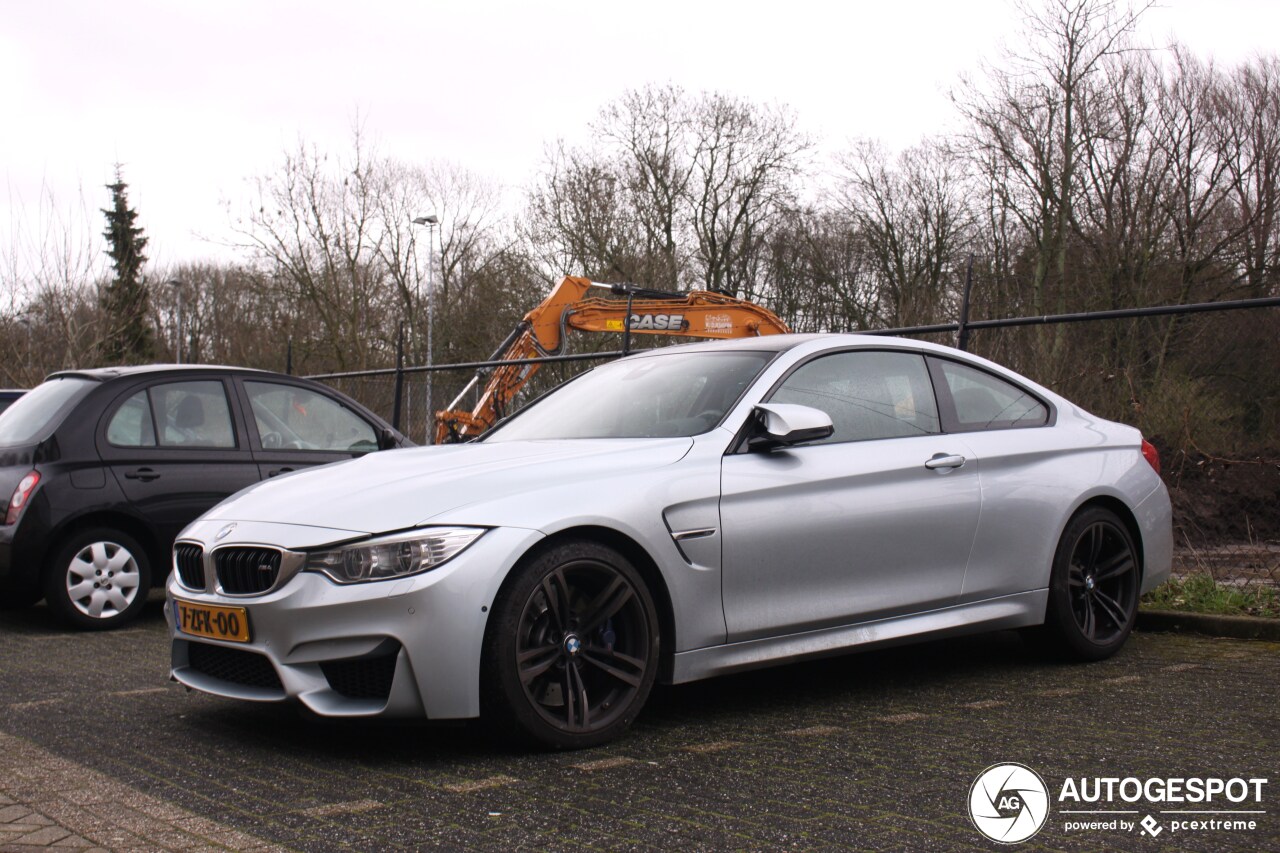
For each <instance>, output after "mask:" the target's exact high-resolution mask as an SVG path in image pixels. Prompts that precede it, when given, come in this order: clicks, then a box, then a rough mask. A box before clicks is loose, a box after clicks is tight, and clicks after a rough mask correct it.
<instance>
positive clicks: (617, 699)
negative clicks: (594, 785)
mask: <svg viewBox="0 0 1280 853" xmlns="http://www.w3.org/2000/svg"><path fill="white" fill-rule="evenodd" d="M485 645H486V655H485V661H486V670H487V672H486V678H485V682H486V683H485V685H484V689H485V691H486V696H487V700H488V701H486V702H485V706H484V708H483V711H484V713H485V714H486V716H488V717H491V718H496V720H497V721H498V722H499V725H500V726H501V729H504V730H506V731H507V732H508V733H510V727H509V726H508V725H507V724H508V723H515V724H516V726H517V728H518V729H519V731H520V733H522V735H523V738H522V739H524V740H532V741H534V742H537V743H540V744H543V745H546V746H551V747H555V748H562V749H564V748H568V749H573V748H581V747H587V746H595V745H597V744H600V743H604V742H606V741H609V740H612V739H613V738H615V737H617V736H618V735H619V734H621V733H622V732H623V731H624V730H625V729H626V727H627V726H629V725H630V724H631V721H632V720H634V719H635V717H636V715H637V714H638V713H639V711H640V708H641V707H642V706H643V705H644V701H645V699H646V698H648V695H649V691H650V689H651V688H652V686H653V681H654V677H655V675H656V672H657V665H658V623H657V618H656V615H655V611H654V606H653V601H652V598H651V597H650V595H649V591H648V589H647V588H646V586H645V584H644V581H643V579H642V578H641V577H640V575H639V573H638V572H636V570H635V569H634V568H633V567H632V566H631V564H630V563H629V562H628V561H627V560H626V559H625V558H624V557H623V556H622V555H620V554H618V553H617V552H615V551H613V550H612V549H609V548H606V547H605V546H603V545H599V544H597V543H594V542H572V543H566V544H563V545H559V546H556V547H553V548H552V549H550V550H549V551H547V552H546V553H544V554H542V555H541V556H540V557H539V558H537V559H535V560H534V561H533V562H532V563H531V564H530V565H529V566H528V567H527V569H526V570H525V571H524V572H523V573H521V574H519V575H518V576H517V577H516V578H515V579H514V582H513V583H512V584H510V585H509V587H508V588H505V589H504V590H503V593H502V595H500V596H499V600H498V602H497V603H496V604H495V607H494V613H493V617H492V619H491V620H490V626H489V631H488V632H487V639H486V644H485Z"/></svg>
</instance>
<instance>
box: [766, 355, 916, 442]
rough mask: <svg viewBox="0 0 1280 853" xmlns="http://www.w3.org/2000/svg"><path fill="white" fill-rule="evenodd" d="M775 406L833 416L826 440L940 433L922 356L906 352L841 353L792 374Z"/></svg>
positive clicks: (816, 361) (775, 394)
mask: <svg viewBox="0 0 1280 853" xmlns="http://www.w3.org/2000/svg"><path fill="white" fill-rule="evenodd" d="M770 402H773V403H797V404H799V405H802V406H811V407H813V408H815V409H821V410H822V411H824V412H826V413H827V414H828V415H830V416H831V422H832V423H833V424H834V425H835V428H836V430H835V433H833V434H832V436H831V437H830V438H827V439H825V441H826V442H842V441H867V440H869V439H874V438H900V437H903V436H910V435H931V434H935V433H937V432H939V424H938V406H937V403H936V402H935V401H934V399H933V386H932V385H931V384H930V382H929V372H928V369H927V368H926V367H925V362H924V357H923V356H920V355H916V354H915V353H905V352H876V351H863V352H842V353H836V354H834V355H828V356H823V357H822V358H818V359H814V360H813V361H811V362H809V363H808V364H805V365H803V366H802V367H800V368H799V369H798V370H796V372H795V373H792V374H791V375H790V376H789V377H787V380H786V381H785V382H784V383H783V384H782V387H780V388H779V389H778V390H777V391H776V392H774V394H773V397H772V398H771V399H770Z"/></svg>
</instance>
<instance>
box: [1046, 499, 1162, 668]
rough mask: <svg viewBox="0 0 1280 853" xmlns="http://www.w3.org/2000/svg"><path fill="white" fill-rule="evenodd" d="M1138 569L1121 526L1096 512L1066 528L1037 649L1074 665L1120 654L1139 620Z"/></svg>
mask: <svg viewBox="0 0 1280 853" xmlns="http://www.w3.org/2000/svg"><path fill="white" fill-rule="evenodd" d="M1140 590H1141V569H1140V567H1139V565H1138V550H1137V548H1135V547H1134V545H1133V538H1132V537H1131V536H1130V535H1129V530H1128V528H1127V527H1125V525H1124V522H1122V521H1121V520H1120V519H1119V518H1117V517H1116V515H1115V513H1113V512H1111V511H1110V510H1106V509H1103V508H1101V507H1090V508H1088V509H1084V510H1081V511H1080V512H1078V513H1077V514H1076V515H1075V516H1073V517H1072V519H1071V521H1069V522H1068V523H1067V527H1066V529H1065V530H1064V531H1063V532H1062V539H1061V540H1060V541H1059V542H1058V550H1057V551H1056V553H1055V554H1054V558H1053V572H1052V574H1051V576H1050V579H1049V604H1048V609H1047V610H1046V612H1045V624H1044V628H1043V629H1042V630H1041V631H1040V632H1038V633H1039V634H1040V637H1039V639H1040V640H1041V643H1040V644H1041V645H1043V646H1045V647H1047V648H1048V649H1049V650H1050V651H1053V652H1055V653H1057V654H1059V655H1061V656H1064V657H1067V658H1071V659H1075V660H1088V661H1094V660H1102V659H1103V658H1108V657H1110V656H1111V655H1113V654H1115V653H1116V652H1117V651H1119V650H1120V647H1121V646H1123V645H1124V642H1125V640H1126V639H1128V637H1129V633H1130V632H1131V631H1132V630H1133V624H1134V622H1135V621H1136V619H1137V615H1138V597H1139V594H1140Z"/></svg>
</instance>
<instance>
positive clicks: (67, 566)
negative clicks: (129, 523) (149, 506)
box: [44, 527, 151, 631]
mask: <svg viewBox="0 0 1280 853" xmlns="http://www.w3.org/2000/svg"><path fill="white" fill-rule="evenodd" d="M150 590H151V563H150V561H149V560H148V559H147V553H146V551H145V550H144V549H143V548H142V546H141V545H139V544H138V541H137V540H136V539H134V538H133V537H132V536H130V535H128V534H127V533H123V532H121V531H119V530H111V529H110V528H105V527H98V528H92V529H87V530H82V531H79V532H77V533H75V534H74V535H72V537H71V538H70V539H69V540H67V542H66V544H64V545H63V546H62V547H60V548H58V549H56V550H55V551H54V553H53V555H52V556H51V557H50V558H49V562H48V564H47V565H46V566H45V573H44V597H45V601H46V602H48V604H49V609H50V610H52V611H53V612H54V613H55V614H56V615H57V616H58V618H59V619H61V620H62V621H63V622H65V623H67V624H68V625H70V626H71V627H73V628H78V629H80V630H82V631H105V630H110V629H112V628H118V627H120V626H121V625H123V624H125V623H126V622H129V621H131V620H132V619H134V618H135V617H137V615H138V614H139V613H140V612H141V611H142V608H143V607H144V606H145V605H146V603H147V594H148V592H149V591H150Z"/></svg>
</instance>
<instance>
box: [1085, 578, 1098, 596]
mask: <svg viewBox="0 0 1280 853" xmlns="http://www.w3.org/2000/svg"><path fill="white" fill-rule="evenodd" d="M1094 586H1096V583H1095V582H1094V580H1093V575H1089V576H1088V577H1087V578H1085V579H1084V588H1085V589H1087V590H1089V592H1093V588H1094Z"/></svg>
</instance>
